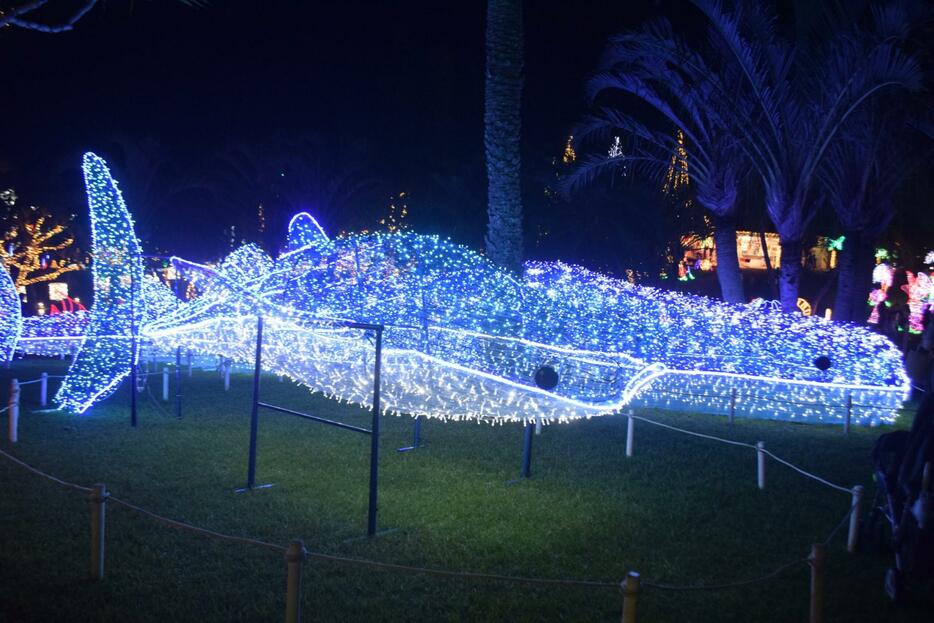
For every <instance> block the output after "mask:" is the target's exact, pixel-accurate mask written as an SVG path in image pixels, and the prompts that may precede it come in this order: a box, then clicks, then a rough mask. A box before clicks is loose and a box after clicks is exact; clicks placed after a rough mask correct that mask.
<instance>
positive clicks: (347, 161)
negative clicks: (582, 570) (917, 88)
mask: <svg viewBox="0 0 934 623" xmlns="http://www.w3.org/2000/svg"><path fill="white" fill-rule="evenodd" d="M59 4H60V6H61V5H67V6H70V5H77V4H78V3H77V2H73V1H72V0H62V1H61V2H60V3H59ZM484 12H485V3H484V2H482V1H480V0H472V1H460V2H428V1H414V0H409V1H405V2H386V3H378V2H364V1H361V0H344V1H340V2H330V1H328V2H324V1H316V2H285V1H264V2H261V3H258V2H255V0H254V1H241V0H229V1H227V0H225V1H221V0H216V1H213V2H211V3H210V4H209V6H208V7H207V8H202V9H198V8H192V7H189V6H186V5H184V4H183V3H181V2H177V1H174V0H153V1H138V0H137V1H135V2H131V1H130V0H110V1H109V2H106V3H102V4H101V5H100V6H98V7H97V8H95V9H94V10H93V11H92V12H91V13H90V14H89V15H88V16H87V17H85V18H84V19H83V20H82V21H80V22H79V23H78V24H77V26H76V27H75V29H74V31H72V32H69V33H64V34H43V33H38V32H32V31H27V30H22V29H14V28H10V29H6V30H5V31H4V32H2V33H0V54H2V55H3V58H5V59H7V61H8V62H7V63H6V66H5V70H6V76H5V77H6V89H5V91H6V93H5V96H4V97H3V98H2V102H3V104H2V111H3V113H4V114H3V117H2V118H3V120H4V124H3V125H4V129H3V133H2V135H3V141H2V142H0V185H2V186H3V187H10V186H13V187H15V188H16V189H17V190H18V192H19V194H20V196H21V198H22V199H23V200H24V201H27V202H31V203H39V204H41V205H43V206H45V207H47V208H49V209H52V210H54V211H55V212H59V213H63V214H67V213H72V212H73V213H75V214H77V219H76V222H81V221H83V220H86V213H87V210H86V207H85V203H84V202H85V200H84V197H83V192H82V186H81V178H80V173H79V169H78V168H77V167H78V164H79V162H80V155H81V153H82V152H84V151H87V150H94V151H97V152H98V153H100V154H101V155H103V156H104V157H105V158H108V160H109V161H110V162H111V165H112V167H113V169H114V172H115V174H116V176H117V177H118V179H120V181H121V186H122V188H123V189H124V192H125V194H126V197H127V200H128V204H129V207H130V210H131V212H132V213H133V214H134V215H135V217H136V219H137V222H138V232H139V235H140V236H141V238H142V239H143V242H144V244H145V245H147V247H149V249H150V250H168V251H171V252H176V253H179V254H183V255H187V256H189V257H192V258H193V259H216V257H217V256H218V255H219V254H220V253H222V252H223V251H226V250H228V248H229V247H225V243H224V240H223V229H224V228H225V227H227V226H228V225H229V224H233V223H234V222H235V221H237V219H240V220H241V221H242V220H243V219H253V220H255V218H256V215H255V213H254V211H255V204H251V203H250V198H248V197H243V198H242V199H240V198H235V197H231V196H227V195H223V194H218V193H216V192H215V193H214V194H211V193H206V192H205V191H204V190H203V188H202V186H203V184H202V183H201V182H202V181H203V180H204V179H207V178H209V177H210V176H211V166H212V163H216V160H217V155H218V154H219V153H223V152H224V151H225V150H229V149H230V146H231V145H243V144H246V145H257V144H260V143H264V142H269V141H270V140H273V139H274V138H275V140H288V139H290V138H292V137H305V136H314V137H317V138H318V139H319V140H318V143H316V145H317V147H316V149H317V150H318V151H320V152H322V154H321V157H322V158H323V159H325V160H327V161H330V162H331V163H332V165H333V167H334V168H336V169H339V168H341V167H344V168H346V167H348V166H351V165H352V166H354V167H355V168H356V169H359V170H360V171H361V175H362V176H365V177H366V178H367V180H368V184H367V187H366V192H364V193H360V194H359V195H358V196H357V197H356V198H355V202H356V203H355V204H354V205H353V206H350V207H347V206H345V207H342V209H341V210H338V211H331V212H327V211H324V210H323V211H322V212H323V213H321V214H319V216H320V218H321V220H322V221H323V223H324V225H325V226H326V228H327V229H329V230H331V231H340V230H343V229H354V228H356V229H359V228H361V227H365V226H367V225H372V224H374V223H375V221H376V219H378V218H379V216H380V215H383V214H385V212H386V210H387V206H388V204H389V201H390V196H391V195H397V194H398V193H399V192H403V191H404V192H406V193H407V202H408V206H409V210H410V214H411V222H412V224H413V225H414V226H416V227H417V228H418V229H419V230H420V231H428V232H438V233H442V234H444V235H450V236H452V237H453V238H454V239H455V240H457V241H459V242H464V243H467V244H471V245H473V246H476V247H479V246H482V237H483V232H484V227H485V222H486V215H485V207H486V178H485V170H484V165H483V86H484V72H483V70H484ZM654 13H661V14H664V15H666V16H668V17H669V18H674V19H675V20H676V21H678V22H680V26H681V27H682V28H683V27H688V28H690V26H691V22H692V16H691V15H692V14H691V12H690V11H689V10H687V9H686V8H685V3H684V2H680V1H678V0H669V1H664V0H654V1H653V0H645V1H640V2H597V1H591V2H566V1H560V0H546V1H542V0H536V1H535V2H528V3H527V4H526V15H525V27H526V31H525V38H526V41H525V74H526V81H525V90H524V94H523V97H524V102H523V124H524V127H523V137H522V140H523V176H524V182H523V183H524V185H525V188H524V197H525V199H524V201H525V212H526V236H527V244H526V248H527V254H528V255H529V256H530V257H536V256H537V257H548V258H551V259H554V258H556V257H561V258H562V259H572V260H575V261H581V262H584V263H588V264H589V265H593V266H594V267H596V268H602V269H607V270H611V271H614V272H619V270H620V269H622V268H624V266H626V265H630V264H631V263H632V261H633V260H632V258H633V257H634V258H638V257H641V256H644V255H645V254H646V253H654V254H656V255H657V254H659V253H662V252H663V248H664V244H665V242H664V240H660V239H659V240H656V239H653V238H652V237H651V234H652V233H653V232H655V231H657V230H658V227H657V226H656V224H655V223H654V222H652V221H651V219H649V220H645V219H642V222H641V224H640V223H638V222H637V223H635V224H634V225H632V226H630V225H628V223H631V222H633V221H634V220H638V218H635V219H634V218H633V214H637V215H638V213H639V212H640V211H641V212H642V213H644V214H652V213H657V212H659V211H663V206H662V205H658V206H655V205H649V204H652V202H657V201H658V200H659V199H658V197H657V196H655V195H656V194H657V193H655V194H653V192H654V191H652V190H651V189H649V190H646V188H638V187H630V188H628V189H626V190H625V191H623V192H617V193H616V194H615V195H614V196H613V197H612V198H609V199H607V198H604V203H599V202H597V201H591V200H590V199H587V200H586V201H583V204H582V205H579V206H575V205H571V204H567V205H563V206H556V205H555V204H554V201H551V202H549V201H548V200H547V199H546V197H545V195H544V193H543V189H544V187H545V186H546V185H547V184H548V183H549V176H551V178H553V177H554V165H553V163H554V159H555V158H556V157H560V154H561V151H562V149H563V147H564V141H565V140H566V138H567V136H568V134H569V133H570V131H571V130H572V128H573V126H574V124H575V123H576V122H578V121H579V120H580V119H581V118H582V116H583V115H584V114H585V112H586V105H585V102H584V95H583V85H584V83H585V81H586V79H587V77H588V76H589V75H590V74H591V72H592V71H593V70H594V68H595V66H596V63H597V61H598V59H599V56H600V53H601V51H602V49H603V47H604V45H605V43H606V39H607V37H608V36H609V35H611V34H614V33H617V32H620V31H622V30H625V29H627V28H633V27H636V26H638V25H639V24H640V23H641V22H642V21H643V20H644V19H645V18H646V17H649V16H651V15H652V14H654ZM283 137H284V138H283ZM347 145H352V146H353V149H346V146H347ZM127 146H136V147H139V146H144V147H145V149H146V150H148V152H149V153H151V154H153V153H154V154H156V157H155V160H156V161H162V162H163V166H162V169H164V170H162V169H160V172H159V175H158V176H155V177H154V178H147V177H146V176H145V175H143V174H141V173H140V170H139V169H140V167H138V166H136V167H135V168H134V165H133V163H132V162H131V161H130V160H129V159H128V158H127V157H126V149H127ZM165 163H168V164H165ZM915 185H917V184H915ZM216 186H217V184H216V183H215V187H216ZM154 188H156V190H154ZM160 188H161V189H162V193H163V195H160V190H159V189H160ZM179 189H180V190H179ZM912 192H913V193H914V195H913V197H914V198H913V199H912V200H911V203H912V210H913V212H912V214H914V213H915V212H914V211H917V209H918V207H917V206H918V205H929V196H930V194H929V193H930V183H929V182H928V183H926V185H925V184H922V187H921V189H920V190H918V189H915V190H913V191H912ZM627 201H628V202H629V204H630V205H629V206H628V207H627V204H626V202H627ZM646 202H648V203H646ZM579 203H581V202H580V201H579ZM604 204H605V205H604ZM916 204H917V205H916ZM647 205H648V207H646V206H647ZM759 205H761V204H759ZM594 206H596V207H594ZM606 206H609V207H606ZM301 207H303V208H306V209H309V210H310V211H312V212H316V207H315V206H314V205H302V206H301ZM756 208H758V206H756ZM586 210H590V212H589V213H587V212H586ZM280 212H285V210H280ZM752 212H753V213H755V214H758V213H760V212H761V210H759V209H755V210H753V211H752ZM922 213H923V212H922ZM288 216H289V215H288V214H276V213H273V214H268V215H267V219H268V221H269V228H270V229H272V230H273V231H271V232H270V234H272V235H275V236H276V237H277V239H281V238H282V237H284V223H285V222H286V221H287V218H288ZM582 217H585V218H582ZM755 219H756V222H753V223H749V225H750V226H758V224H759V220H760V218H759V217H758V216H756V217H755ZM931 220H934V219H931ZM830 221H831V220H828V221H827V222H830ZM567 222H571V223H573V222H578V223H579V224H578V225H564V223H567ZM818 225H819V226H820V221H818ZM641 226H644V228H645V231H639V227H641ZM906 226H907V225H906ZM565 227H590V228H591V230H592V233H586V234H584V235H581V236H577V237H576V238H575V242H574V243H573V244H570V243H569V244H564V245H562V244H560V241H561V240H563V239H565V238H569V237H571V236H570V232H569V231H566V230H565V229H564V228H565ZM627 227H629V229H630V230H632V231H627ZM633 228H635V229H633ZM820 233H834V232H820ZM543 241H544V242H543ZM639 244H644V245H645V247H644V248H639V247H638V245H639ZM630 247H631V248H632V249H633V251H632V253H631V254H630V255H631V257H622V256H621V257H620V258H619V260H618V264H617V265H616V266H613V265H611V264H610V263H608V261H607V258H608V257H610V256H613V255H619V253H618V250H619V249H621V248H630ZM655 247H659V248H655ZM598 248H599V249H602V251H599V252H597V251H594V250H595V249H598ZM591 252H592V253H591ZM588 253H591V255H588ZM593 253H596V255H593ZM577 256H579V257H577ZM627 262H628V263H629V264H627Z"/></svg>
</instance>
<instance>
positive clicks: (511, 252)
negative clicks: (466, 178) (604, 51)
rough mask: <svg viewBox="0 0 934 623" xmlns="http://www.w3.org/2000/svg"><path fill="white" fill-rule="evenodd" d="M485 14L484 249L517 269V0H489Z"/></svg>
mask: <svg viewBox="0 0 934 623" xmlns="http://www.w3.org/2000/svg"><path fill="white" fill-rule="evenodd" d="M486 17H487V19H486V93H485V100H484V101H485V108H484V116H483V118H484V134H483V143H484V147H485V151H486V170H487V184H488V189H487V197H488V203H487V212H488V219H489V221H488V225H487V233H486V251H487V255H488V256H489V257H490V259H492V260H493V261H494V262H496V263H497V264H500V265H501V266H504V267H506V268H508V269H509V270H512V271H514V272H517V273H518V272H521V270H522V195H521V187H520V150H519V147H520V146H519V139H520V136H521V125H522V124H521V115H520V104H521V96H522V47H523V46H522V0H488V1H487V16H486Z"/></svg>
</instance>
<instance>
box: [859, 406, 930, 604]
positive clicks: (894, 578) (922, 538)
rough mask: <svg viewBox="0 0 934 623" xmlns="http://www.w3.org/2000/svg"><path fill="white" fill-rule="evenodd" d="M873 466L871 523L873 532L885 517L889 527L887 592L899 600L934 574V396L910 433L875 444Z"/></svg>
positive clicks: (899, 433) (921, 409) (898, 433)
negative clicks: (874, 486)
mask: <svg viewBox="0 0 934 623" xmlns="http://www.w3.org/2000/svg"><path fill="white" fill-rule="evenodd" d="M872 462H873V467H874V470H875V478H876V484H877V486H878V492H877V494H876V502H877V504H875V505H874V506H875V508H874V509H873V516H872V517H871V518H870V521H869V522H867V523H868V527H869V528H870V530H872V527H873V525H874V524H875V525H878V523H879V521H880V519H881V518H883V517H884V518H885V519H886V520H887V522H888V524H889V526H890V528H891V541H890V545H891V547H892V550H893V551H894V553H895V564H894V566H892V567H890V568H889V570H888V572H887V573H886V577H885V591H886V593H887V594H888V596H889V597H890V598H891V599H892V600H893V601H897V600H899V599H900V598H901V597H902V595H903V593H904V591H905V590H906V589H908V588H911V587H912V586H917V585H920V584H921V583H922V582H924V581H925V580H926V579H928V578H930V577H932V575H934V504H932V502H934V500H932V496H931V485H932V483H931V480H932V478H934V474H932V473H931V472H932V462H934V394H932V393H931V392H928V395H927V396H926V398H925V399H924V400H923V401H922V403H921V405H920V406H919V407H918V412H917V413H916V414H915V420H914V423H913V424H912V426H911V430H910V431H896V432H894V433H888V434H885V435H882V436H880V437H879V439H878V440H876V443H875V444H874V445H873V448H872ZM880 497H881V503H879V502H880Z"/></svg>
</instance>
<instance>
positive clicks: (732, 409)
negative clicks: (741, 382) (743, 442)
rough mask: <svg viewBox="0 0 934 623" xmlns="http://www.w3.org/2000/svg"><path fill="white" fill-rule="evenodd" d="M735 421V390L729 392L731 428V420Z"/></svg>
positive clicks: (731, 422)
mask: <svg viewBox="0 0 934 623" xmlns="http://www.w3.org/2000/svg"><path fill="white" fill-rule="evenodd" d="M734 419H736V388H735V387H734V388H732V389H731V390H730V415H729V421H730V426H733V420H734Z"/></svg>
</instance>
